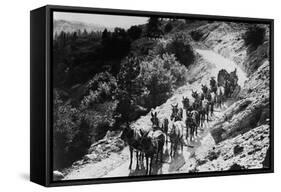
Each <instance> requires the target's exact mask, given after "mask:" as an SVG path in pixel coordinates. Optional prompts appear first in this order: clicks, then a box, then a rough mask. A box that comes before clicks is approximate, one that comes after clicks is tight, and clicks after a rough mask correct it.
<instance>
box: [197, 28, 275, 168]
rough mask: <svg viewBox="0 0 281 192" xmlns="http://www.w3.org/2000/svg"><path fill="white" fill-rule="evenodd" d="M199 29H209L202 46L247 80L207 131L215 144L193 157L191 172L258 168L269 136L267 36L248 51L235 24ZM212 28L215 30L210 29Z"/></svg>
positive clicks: (264, 154)
mask: <svg viewBox="0 0 281 192" xmlns="http://www.w3.org/2000/svg"><path fill="white" fill-rule="evenodd" d="M225 25H226V26H223V25H220V26H217V25H216V24H215V23H214V24H212V25H211V26H203V27H201V30H202V31H204V32H207V31H208V30H209V29H210V28H213V30H212V31H211V32H210V33H209V34H208V36H206V38H204V40H203V43H204V44H205V45H207V46H208V47H209V48H212V49H213V50H214V51H216V52H217V53H220V54H221V55H223V56H224V57H226V58H229V59H231V60H233V61H234V62H235V63H237V64H238V65H239V66H240V67H241V68H242V69H243V70H244V71H245V72H247V76H248V79H247V80H246V81H245V83H244V86H243V87H242V90H241V92H240V94H239V97H238V98H239V99H238V100H237V101H235V102H234V103H233V104H232V105H231V106H230V107H229V108H228V109H227V110H226V111H225V112H224V116H223V117H222V118H220V119H219V120H218V122H217V123H216V124H214V126H212V128H211V134H212V136H213V138H214V140H215V141H216V143H217V145H215V146H214V147H213V148H212V150H210V151H208V152H206V153H205V155H203V156H202V153H200V154H195V155H194V159H195V160H194V161H195V162H196V166H195V167H194V170H195V171H214V170H228V169H245V168H261V167H262V166H263V161H264V159H265V156H266V153H267V150H268V147H269V137H270V132H269V131H270V127H269V123H270V119H269V118H270V110H269V107H270V106H269V105H270V103H269V102H270V98H269V78H270V76H269V70H270V68H269V60H268V54H269V46H268V43H269V33H268V27H267V26H263V27H265V28H266V35H265V40H264V42H263V44H261V45H260V46H259V47H257V49H256V50H250V49H249V47H246V46H245V44H244V42H243V39H242V37H243V34H244V32H245V29H243V28H242V30H241V28H239V29H240V30H239V31H237V30H236V25H237V24H231V23H229V24H225ZM214 28H216V29H214Z"/></svg>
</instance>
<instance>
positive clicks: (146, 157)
mask: <svg viewBox="0 0 281 192" xmlns="http://www.w3.org/2000/svg"><path fill="white" fill-rule="evenodd" d="M145 159H146V175H148V168H149V167H148V160H149V158H148V155H145Z"/></svg>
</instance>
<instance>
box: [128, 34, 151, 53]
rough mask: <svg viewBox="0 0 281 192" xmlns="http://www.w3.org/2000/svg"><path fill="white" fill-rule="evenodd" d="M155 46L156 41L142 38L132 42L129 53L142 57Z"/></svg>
mask: <svg viewBox="0 0 281 192" xmlns="http://www.w3.org/2000/svg"><path fill="white" fill-rule="evenodd" d="M155 45H156V40H155V39H152V38H147V37H143V38H140V39H137V40H136V41H134V42H133V43H132V45H131V53H132V55H134V56H144V55H147V54H148V53H149V51H150V50H152V49H153V47H154V46H155Z"/></svg>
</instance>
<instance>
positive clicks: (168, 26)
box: [164, 22, 173, 33]
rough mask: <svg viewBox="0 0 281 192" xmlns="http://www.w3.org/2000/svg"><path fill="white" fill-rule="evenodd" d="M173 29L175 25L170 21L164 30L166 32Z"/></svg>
mask: <svg viewBox="0 0 281 192" xmlns="http://www.w3.org/2000/svg"><path fill="white" fill-rule="evenodd" d="M172 29H173V25H172V23H170V22H169V23H167V24H166V25H165V28H164V31H165V33H169V32H171V31H172Z"/></svg>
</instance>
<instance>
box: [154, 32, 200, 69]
mask: <svg viewBox="0 0 281 192" xmlns="http://www.w3.org/2000/svg"><path fill="white" fill-rule="evenodd" d="M164 53H168V54H170V55H171V54H174V55H175V57H176V58H177V60H178V61H179V62H180V63H181V64H182V65H184V66H186V67H188V66H189V65H191V64H192V63H193V62H194V60H195V54H194V52H193V49H192V47H191V46H190V45H189V39H188V37H187V36H186V35H185V34H184V33H176V34H175V35H174V36H173V37H172V39H169V40H159V41H158V42H157V45H156V46H155V47H154V48H153V50H152V51H151V52H150V55H163V54H164Z"/></svg>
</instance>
